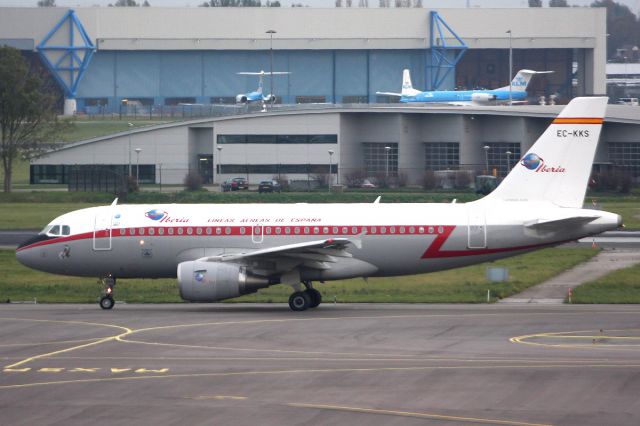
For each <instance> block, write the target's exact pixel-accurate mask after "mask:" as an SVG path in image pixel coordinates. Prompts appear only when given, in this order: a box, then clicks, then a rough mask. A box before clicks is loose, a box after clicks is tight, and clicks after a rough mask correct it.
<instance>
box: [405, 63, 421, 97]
mask: <svg viewBox="0 0 640 426" xmlns="http://www.w3.org/2000/svg"><path fill="white" fill-rule="evenodd" d="M417 93H420V91H419V90H416V89H414V88H413V85H412V84H411V73H410V72H409V70H408V69H405V70H403V71H402V96H415V95H416V94H417Z"/></svg>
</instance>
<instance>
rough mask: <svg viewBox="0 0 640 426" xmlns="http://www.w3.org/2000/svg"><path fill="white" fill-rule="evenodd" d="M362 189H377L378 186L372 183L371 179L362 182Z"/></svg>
mask: <svg viewBox="0 0 640 426" xmlns="http://www.w3.org/2000/svg"><path fill="white" fill-rule="evenodd" d="M360 188H377V186H375V185H374V184H373V183H371V181H370V180H369V179H365V180H364V182H362V185H360Z"/></svg>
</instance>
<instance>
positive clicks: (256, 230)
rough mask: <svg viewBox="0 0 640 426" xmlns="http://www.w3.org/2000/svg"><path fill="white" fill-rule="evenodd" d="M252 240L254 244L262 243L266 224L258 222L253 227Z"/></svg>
mask: <svg viewBox="0 0 640 426" xmlns="http://www.w3.org/2000/svg"><path fill="white" fill-rule="evenodd" d="M251 241H253V243H254V244H262V241H264V225H263V224H262V223H256V224H255V225H253V226H252V227H251Z"/></svg>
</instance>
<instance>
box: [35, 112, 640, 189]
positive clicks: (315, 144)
mask: <svg viewBox="0 0 640 426" xmlns="http://www.w3.org/2000/svg"><path fill="white" fill-rule="evenodd" d="M561 109H562V106H559V105H554V106H550V105H547V106H542V105H526V106H524V105H523V106H511V107H509V106H493V107H491V106H478V107H473V108H471V107H464V108H461V107H454V106H449V107H447V106H429V107H424V106H417V107H411V106H409V107H408V106H399V105H397V106H394V105H387V106H367V105H361V106H350V107H345V106H330V105H325V106H322V107H315V108H313V107H312V106H307V107H306V108H305V107H303V106H298V107H295V108H293V107H292V108H290V109H289V110H286V109H282V110H273V111H269V112H266V113H261V112H256V113H253V114H244V115H237V116H229V117H219V118H207V119H200V120H192V121H186V122H175V123H168V124H163V125H157V126H149V127H142V128H135V129H134V130H132V131H131V132H123V133H119V134H114V135H109V136H104V137H100V138H95V139H91V140H86V141H81V142H77V143H74V144H70V145H67V146H66V147H65V148H63V149H61V150H58V151H56V152H53V153H50V154H49V155H47V156H45V157H42V158H40V159H37V160H35V161H33V162H32V166H31V180H32V183H46V182H51V183H53V182H56V183H63V182H66V181H68V178H69V176H68V173H69V169H70V168H72V167H73V166H74V165H77V164H84V165H90V166H92V167H95V166H104V167H111V168H117V167H120V168H121V170H122V169H123V168H125V167H126V166H127V165H128V164H131V163H133V165H134V167H135V165H136V164H138V161H139V164H140V169H139V173H140V180H141V181H142V182H146V183H159V182H163V183H182V181H183V178H184V176H185V175H186V174H187V173H188V172H189V171H190V170H191V171H196V170H197V171H199V172H200V173H201V175H202V176H203V177H205V180H206V181H208V182H209V183H211V182H216V183H219V182H221V181H222V180H223V179H227V178H231V177H236V176H240V177H245V178H247V179H248V180H249V181H250V183H254V184H255V183H257V182H259V181H260V180H263V179H271V178H273V177H274V176H280V177H281V178H282V177H283V175H284V176H286V177H287V178H288V179H293V180H316V179H317V178H318V176H319V175H325V176H326V175H327V174H328V171H329V167H331V170H332V175H331V176H332V182H333V183H338V182H339V183H349V179H351V178H352V177H357V176H365V177H378V178H384V177H388V176H391V177H394V178H398V177H402V178H403V179H405V180H406V183H407V184H411V185H417V184H421V183H422V182H423V179H424V177H425V172H426V171H440V170H468V171H469V172H471V173H472V175H474V174H483V173H486V171H487V166H488V168H489V170H493V169H496V171H497V174H498V175H499V176H504V175H505V174H506V173H507V172H508V170H509V168H510V167H513V166H514V165H515V164H517V163H518V161H519V159H520V157H521V154H524V153H525V152H526V151H527V150H528V149H529V147H530V146H531V145H532V144H533V143H534V142H535V141H536V139H537V138H538V137H539V136H540V135H541V134H542V132H543V131H544V130H545V129H546V127H547V126H548V125H549V124H550V123H551V121H552V120H553V118H554V117H555V116H556V115H557V114H558V113H559V112H560V110H561ZM485 147H488V148H485ZM136 148H138V149H139V150H140V151H138V152H139V153H138V154H135V153H134V154H132V152H134V151H135V149H136ZM330 151H331V154H330V153H329V152H330ZM214 154H215V156H214ZM132 155H133V157H132ZM138 156H139V157H138ZM596 163H599V165H600V166H609V165H613V166H619V167H623V168H624V169H625V171H626V172H628V173H629V174H630V175H632V176H633V177H635V178H638V177H640V114H638V107H631V106H625V105H609V107H608V112H607V117H606V119H605V124H604V128H603V132H602V136H601V143H600V145H599V148H598V152H597V154H596Z"/></svg>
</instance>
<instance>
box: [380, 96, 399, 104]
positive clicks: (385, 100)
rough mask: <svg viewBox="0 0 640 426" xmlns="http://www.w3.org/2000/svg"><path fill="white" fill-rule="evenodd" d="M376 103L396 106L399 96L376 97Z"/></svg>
mask: <svg viewBox="0 0 640 426" xmlns="http://www.w3.org/2000/svg"><path fill="white" fill-rule="evenodd" d="M376 103H378V104H398V103H400V96H390V95H376Z"/></svg>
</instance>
